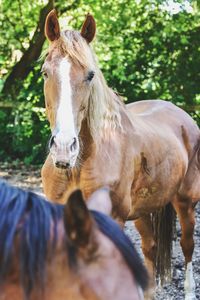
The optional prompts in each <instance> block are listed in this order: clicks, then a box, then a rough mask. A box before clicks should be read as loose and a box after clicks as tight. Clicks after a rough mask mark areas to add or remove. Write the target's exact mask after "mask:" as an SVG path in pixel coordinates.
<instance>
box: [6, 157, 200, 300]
mask: <svg viewBox="0 0 200 300" xmlns="http://www.w3.org/2000/svg"><path fill="white" fill-rule="evenodd" d="M0 178H4V179H5V180H7V181H8V182H10V183H12V184H13V185H16V186H19V187H21V188H26V189H31V190H33V191H34V192H36V193H38V194H42V184H41V178H40V168H39V167H35V166H29V167H26V166H24V165H23V164H19V163H18V164H15V163H13V164H8V163H0ZM125 230H126V233H127V234H128V235H129V237H130V238H131V239H132V241H133V243H134V245H135V246H136V248H137V250H138V251H139V253H140V254H141V256H142V252H141V248H140V237H139V235H138V233H137V231H136V230H135V228H134V225H133V222H127V223H126V228H125ZM179 240H180V226H179V224H178V222H177V240H176V242H174V246H173V257H172V281H171V282H170V283H169V284H166V285H165V286H164V287H163V288H160V287H158V288H157V292H156V296H155V300H161V299H162V300H182V299H184V294H183V291H184V287H183V284H184V259H183V255H182V252H181V249H180V246H179ZM193 268H194V277H195V282H196V298H197V299H200V204H198V205H197V209H196V226H195V250H194V255H193ZM124 300H126V299H124Z"/></svg>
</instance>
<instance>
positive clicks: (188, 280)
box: [173, 196, 196, 300]
mask: <svg viewBox="0 0 200 300" xmlns="http://www.w3.org/2000/svg"><path fill="white" fill-rule="evenodd" d="M173 206H174V209H175V210H176V212H177V215H178V218H179V221H180V225H181V230H182V233H181V241H180V244H181V247H182V251H183V254H184V257H185V268H186V274H185V284H184V287H185V299H186V300H193V299H196V298H195V282H194V277H193V269H192V254H193V250H194V239H193V233H194V225H195V216H194V214H195V213H194V204H193V203H192V201H191V200H190V199H189V198H185V197H180V196H177V197H176V198H175V199H174V201H173Z"/></svg>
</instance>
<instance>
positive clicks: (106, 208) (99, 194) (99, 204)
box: [87, 187, 112, 215]
mask: <svg viewBox="0 0 200 300" xmlns="http://www.w3.org/2000/svg"><path fill="white" fill-rule="evenodd" d="M87 206H88V208H89V209H93V210H97V211H100V212H102V213H104V214H106V215H110V214H111V211H112V201H111V198H110V190H109V188H107V187H104V188H101V189H98V190H97V191H95V192H94V193H93V194H92V195H91V196H90V198H89V199H88V202H87Z"/></svg>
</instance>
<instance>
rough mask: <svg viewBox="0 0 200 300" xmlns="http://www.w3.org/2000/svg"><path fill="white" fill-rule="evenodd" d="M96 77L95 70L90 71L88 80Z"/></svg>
mask: <svg viewBox="0 0 200 300" xmlns="http://www.w3.org/2000/svg"><path fill="white" fill-rule="evenodd" d="M93 77H94V71H89V72H88V75H87V78H86V80H87V81H91V80H92V78H93Z"/></svg>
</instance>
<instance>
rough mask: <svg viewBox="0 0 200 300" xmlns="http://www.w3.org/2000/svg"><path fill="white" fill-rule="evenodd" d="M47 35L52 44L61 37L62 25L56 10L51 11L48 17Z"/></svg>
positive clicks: (46, 22) (46, 23)
mask: <svg viewBox="0 0 200 300" xmlns="http://www.w3.org/2000/svg"><path fill="white" fill-rule="evenodd" d="M45 35H46V37H47V38H48V40H50V41H51V42H53V41H55V40H57V39H58V38H59V37H60V25H59V22H58V18H57V14H56V10H55V9H53V10H51V11H50V12H49V13H48V15H47V17H46V21H45Z"/></svg>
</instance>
